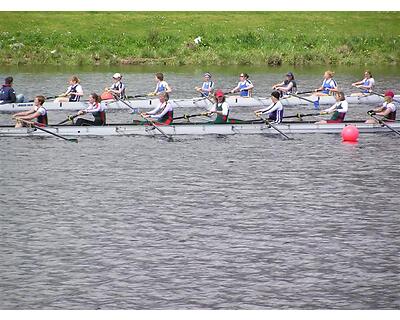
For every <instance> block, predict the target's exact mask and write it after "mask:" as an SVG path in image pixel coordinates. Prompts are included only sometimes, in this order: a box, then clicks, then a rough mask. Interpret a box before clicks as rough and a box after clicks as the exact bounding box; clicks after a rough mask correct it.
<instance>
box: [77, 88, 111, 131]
mask: <svg viewBox="0 0 400 320" xmlns="http://www.w3.org/2000/svg"><path fill="white" fill-rule="evenodd" d="M87 113H91V114H92V115H93V117H94V121H90V120H87V119H83V118H79V119H78V120H77V121H76V125H77V126H104V125H105V124H106V112H105V107H104V105H103V104H102V103H101V98H100V97H99V95H98V94H96V93H92V94H91V95H90V96H89V107H87V108H86V109H84V110H80V111H79V112H78V115H79V116H82V115H84V114H87Z"/></svg>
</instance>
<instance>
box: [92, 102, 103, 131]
mask: <svg viewBox="0 0 400 320" xmlns="http://www.w3.org/2000/svg"><path fill="white" fill-rule="evenodd" d="M96 105H98V103H96ZM92 115H93V117H94V125H95V126H104V125H106V112H105V110H104V109H103V108H100V111H98V112H93V113H92Z"/></svg>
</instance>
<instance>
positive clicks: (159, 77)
mask: <svg viewBox="0 0 400 320" xmlns="http://www.w3.org/2000/svg"><path fill="white" fill-rule="evenodd" d="M155 80H156V82H157V85H156V88H155V90H154V91H153V92H150V93H149V94H148V96H158V95H160V94H161V93H162V92H166V93H170V92H172V89H171V87H170V86H169V85H168V83H167V82H166V81H165V80H164V74H162V73H161V72H157V73H156V75H155Z"/></svg>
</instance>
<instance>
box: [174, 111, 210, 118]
mask: <svg viewBox="0 0 400 320" xmlns="http://www.w3.org/2000/svg"><path fill="white" fill-rule="evenodd" d="M201 116H206V113H204V112H203V113H198V114H184V115H183V116H180V117H176V118H174V120H180V119H189V118H193V117H201Z"/></svg>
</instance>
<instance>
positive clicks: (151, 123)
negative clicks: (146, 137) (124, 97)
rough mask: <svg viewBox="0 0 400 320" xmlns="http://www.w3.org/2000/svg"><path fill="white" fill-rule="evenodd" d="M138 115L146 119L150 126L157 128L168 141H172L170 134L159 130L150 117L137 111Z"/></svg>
mask: <svg viewBox="0 0 400 320" xmlns="http://www.w3.org/2000/svg"><path fill="white" fill-rule="evenodd" d="M139 115H140V116H141V117H142V118H143V119H144V120H146V121H147V122H148V123H149V124H150V125H151V126H153V128H154V129H156V130H158V132H160V133H161V134H162V135H163V136H164V137H166V138H167V139H168V141H173V140H174V139H173V138H172V136H171V135H168V134H166V133H165V132H164V131H163V130H161V129H160V128H159V127H158V126H157V125H156V124H155V123H154V122H153V121H152V120H151V119H149V118H146V117H145V116H144V115H143V114H142V113H139Z"/></svg>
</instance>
